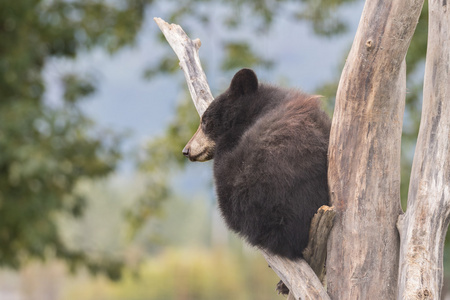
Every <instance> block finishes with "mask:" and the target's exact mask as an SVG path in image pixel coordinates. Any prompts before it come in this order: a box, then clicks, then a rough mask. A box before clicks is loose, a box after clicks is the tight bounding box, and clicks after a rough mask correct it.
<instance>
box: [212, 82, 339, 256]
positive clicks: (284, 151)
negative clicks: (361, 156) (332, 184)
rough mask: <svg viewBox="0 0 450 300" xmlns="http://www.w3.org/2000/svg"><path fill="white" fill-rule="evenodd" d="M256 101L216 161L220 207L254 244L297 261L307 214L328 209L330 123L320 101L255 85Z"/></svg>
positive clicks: (308, 218)
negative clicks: (233, 142)
mask: <svg viewBox="0 0 450 300" xmlns="http://www.w3.org/2000/svg"><path fill="white" fill-rule="evenodd" d="M255 97H258V99H256V100H255V101H260V100H263V101H261V103H264V108H263V109H262V110H261V111H262V112H261V114H260V115H259V116H258V117H257V118H256V119H255V120H254V122H253V123H252V125H251V126H249V127H248V129H247V130H245V132H244V133H243V134H242V136H241V138H240V140H239V142H238V143H237V146H236V147H235V148H234V149H232V151H228V152H227V153H225V154H223V155H221V156H220V157H217V158H216V159H215V163H214V174H215V180H216V190H217V194H218V198H219V205H220V208H221V211H222V214H223V216H224V218H225V220H226V222H227V224H228V225H229V226H230V228H231V229H233V230H234V231H236V232H238V233H239V234H240V235H242V236H243V237H244V238H246V239H247V240H248V241H249V242H250V243H251V244H253V245H255V246H258V247H261V248H265V249H267V250H269V251H271V252H272V253H275V254H278V255H282V256H285V257H289V258H298V257H301V255H302V254H301V251H302V250H303V249H304V248H305V247H306V243H307V241H308V233H309V226H310V221H311V218H312V216H313V215H314V213H315V212H316V211H317V209H318V208H319V207H320V206H321V205H324V204H328V184H327V174H326V173H327V150H328V139H329V131H330V126H331V123H330V120H329V118H328V116H327V115H326V114H325V113H324V112H323V111H322V110H321V109H320V102H319V99H318V97H315V96H309V95H307V94H304V93H302V92H299V91H296V90H288V89H282V88H278V87H274V86H270V85H260V88H259V89H258V93H257V94H256V95H255ZM248 113H249V114H251V112H248Z"/></svg>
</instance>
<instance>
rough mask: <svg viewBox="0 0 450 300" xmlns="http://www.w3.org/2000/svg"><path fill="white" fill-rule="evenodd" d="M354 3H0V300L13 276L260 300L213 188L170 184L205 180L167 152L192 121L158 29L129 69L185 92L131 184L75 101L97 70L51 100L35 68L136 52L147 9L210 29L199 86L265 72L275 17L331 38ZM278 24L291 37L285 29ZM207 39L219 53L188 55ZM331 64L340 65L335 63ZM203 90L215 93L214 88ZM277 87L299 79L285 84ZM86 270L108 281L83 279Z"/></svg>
mask: <svg viewBox="0 0 450 300" xmlns="http://www.w3.org/2000/svg"><path fill="white" fill-rule="evenodd" d="M361 4H362V3H361V1H356V0H320V1H316V0H302V1H292V0H278V1H261V0H249V1H241V0H234V1H223V0H201V1H200V0H183V1H179V0H177V1H174V0H165V1H158V0H123V1H113V0H70V1H69V0H22V1H0V74H1V76H0V97H1V98H0V108H1V109H0V170H1V172H0V267H1V268H2V269H3V270H4V271H3V275H2V273H0V299H5V300H8V299H9V298H6V297H7V295H8V294H7V291H8V288H9V289H10V290H11V289H12V288H11V286H14V282H16V281H20V282H21V286H22V289H23V290H24V291H22V292H21V294H20V295H21V297H22V298H23V299H212V298H215V299H272V298H273V297H274V285H275V283H276V281H277V280H276V276H275V275H274V274H273V272H272V271H271V270H270V269H268V268H267V265H266V263H265V262H264V260H263V259H262V258H261V257H260V256H259V255H256V254H255V253H254V251H252V250H250V249H248V248H246V247H245V246H242V244H241V242H240V241H239V239H238V238H237V237H235V236H233V235H229V234H228V233H226V229H224V227H223V224H221V221H220V217H219V216H218V212H217V210H216V208H215V203H214V194H213V192H212V186H211V181H209V180H207V182H206V183H205V184H204V186H203V187H202V189H203V190H204V191H203V192H201V193H200V194H199V193H196V194H190V193H189V192H185V191H184V190H183V192H180V188H178V189H177V187H179V186H180V185H181V186H183V184H184V186H186V185H189V184H190V181H189V177H197V176H199V175H198V174H202V175H201V176H202V178H211V173H210V171H209V169H210V164H203V165H198V164H196V165H193V164H189V163H188V162H187V161H186V160H185V159H184V157H183V156H182V155H180V154H181V149H182V148H183V147H184V144H185V143H186V142H187V141H188V140H189V139H190V137H191V136H192V134H193V132H194V131H195V129H196V127H197V126H198V116H197V113H196V111H195V109H194V107H193V105H192V104H191V101H190V99H189V95H188V93H187V91H186V88H185V83H184V79H183V78H182V77H181V76H180V73H181V72H180V71H179V68H178V61H177V58H176V56H175V55H174V54H173V52H172V50H171V49H170V47H169V46H168V45H167V44H166V42H165V40H164V38H163V37H162V35H161V34H160V33H159V32H158V31H157V30H156V29H155V30H153V31H152V32H151V33H152V36H148V37H146V39H148V40H151V42H152V43H153V44H152V46H151V48H150V49H145V50H146V51H147V52H148V53H149V54H148V55H149V56H152V57H153V60H152V61H151V62H150V63H148V64H147V62H143V63H142V65H143V66H142V70H141V72H142V74H143V76H144V77H145V78H147V80H149V81H150V82H154V81H157V80H158V79H159V78H162V77H163V78H165V79H166V80H168V81H170V82H171V83H172V86H173V88H174V89H178V90H184V91H183V92H181V96H180V97H179V98H180V101H178V102H177V105H176V107H175V109H174V111H173V112H172V114H173V116H172V118H171V121H170V122H169V123H168V124H167V127H166V128H165V129H164V130H163V131H162V132H160V134H159V135H158V136H153V137H152V138H151V140H150V141H147V142H146V144H145V146H143V147H142V148H141V149H136V151H135V153H137V154H136V155H135V156H133V159H134V160H135V162H136V163H135V166H136V167H135V168H132V169H133V170H132V171H131V173H132V175H129V174H130V171H129V173H127V175H126V176H129V177H130V178H129V179H128V180H119V179H118V178H120V175H119V176H117V174H120V173H121V172H123V171H122V170H121V168H120V164H121V163H122V162H123V161H124V160H128V161H129V160H130V159H131V158H130V157H129V155H128V154H127V153H125V151H124V144H126V143H127V140H128V139H129V136H128V135H127V134H124V133H123V132H118V131H116V130H112V129H111V128H108V127H103V126H101V125H99V124H97V123H96V120H94V119H93V118H92V117H91V116H90V115H89V113H87V112H86V110H85V109H84V108H83V105H84V103H85V102H86V101H95V95H96V91H97V88H98V86H99V85H101V76H98V75H96V74H95V72H90V71H89V69H88V70H79V69H75V70H69V71H66V70H64V71H63V72H61V74H58V78H57V79H56V80H55V79H54V82H53V83H52V84H53V85H57V86H58V88H59V89H60V97H59V99H58V101H49V99H48V97H47V96H46V95H47V94H46V92H47V91H48V89H49V88H50V87H49V83H48V82H47V81H46V80H45V78H44V71H45V68H46V67H47V65H48V64H49V62H53V61H72V62H74V63H75V64H76V62H77V59H79V57H80V56H83V55H86V53H91V52H95V51H100V52H104V53H108V55H111V57H112V58H113V59H114V57H116V56H117V55H118V54H120V53H121V51H124V49H131V48H132V47H134V46H136V44H137V41H138V39H139V34H140V33H141V31H142V29H143V27H144V25H145V24H146V22H147V24H148V22H151V18H152V17H154V16H156V15H154V13H155V12H158V13H160V15H158V16H160V17H162V18H163V19H165V20H166V21H169V22H175V23H178V24H180V25H182V26H183V28H184V29H185V30H186V31H187V33H188V34H190V36H191V38H196V37H197V36H196V31H195V29H198V28H211V30H210V33H211V35H209V36H204V37H201V39H202V41H203V44H204V46H203V47H202V49H201V53H200V56H201V59H202V63H203V66H204V68H205V71H206V74H207V75H208V77H209V78H210V79H211V78H219V77H221V76H218V75H217V74H222V75H223V77H224V78H228V79H229V78H231V76H232V74H233V73H234V72H235V71H236V70H237V69H239V68H241V67H252V68H256V69H257V70H258V71H259V72H258V73H262V74H270V73H271V72H272V71H273V70H274V69H275V68H276V66H277V64H278V63H279V60H278V57H274V56H270V55H267V53H265V51H264V49H261V48H258V46H257V43H256V41H258V40H260V39H267V36H268V35H269V33H270V32H272V31H271V30H273V28H275V27H276V26H277V24H279V23H280V22H281V21H280V20H284V22H287V24H296V23H300V24H301V25H302V26H304V27H307V30H310V31H311V32H313V33H314V34H315V35H316V36H318V37H320V38H321V39H323V40H330V39H331V40H333V41H336V42H337V41H338V40H339V39H340V38H342V37H343V36H345V35H346V34H347V35H348V33H349V30H350V31H353V32H354V31H355V30H356V27H355V26H354V24H357V20H358V19H359V13H360V8H361V7H362V6H361ZM351 7H356V9H350V11H352V12H356V13H358V15H356V14H353V15H352V17H351V19H352V20H353V21H354V22H353V23H351V22H350V21H349V17H348V16H347V15H345V14H344V13H343V12H342V11H343V9H349V8H351ZM427 15H428V10H427V5H426V4H425V6H424V9H423V12H422V15H421V17H420V21H419V24H418V27H417V30H416V33H415V35H414V38H413V41H412V43H411V47H410V50H409V52H408V55H407V66H408V83H407V85H408V93H407V101H406V109H405V118H404V136H403V139H402V143H403V145H402V202H403V203H402V204H403V207H404V208H406V197H407V189H408V183H409V172H410V168H411V162H412V158H413V153H414V147H415V140H416V137H417V132H418V126H419V121H420V109H421V88H422V77H423V76H422V75H423V64H424V58H425V52H426V39H427ZM352 24H353V25H352ZM152 26H155V27H156V25H153V24H152ZM351 26H353V27H351ZM192 28H194V29H192ZM285 30H287V32H286V31H285V34H286V35H290V36H292V37H293V38H295V36H296V33H295V32H291V29H289V28H286V29H285ZM350 34H352V33H351V32H350ZM208 43H209V44H215V45H219V46H218V48H220V49H218V50H217V51H211V52H210V53H205V52H202V51H205V50H204V49H203V48H206V50H207V49H208V48H207V47H208V46H207V44H208ZM269 43H271V41H269ZM301 43H305V45H307V44H308V41H301ZM349 46H350V45H348V47H349ZM278 47H284V45H278ZM157 49H162V51H161V50H160V51H157ZM209 50H211V49H210V48H209ZM292 55H293V58H294V59H295V55H294V54H292ZM296 55H297V56H299V55H301V53H296ZM339 55H341V56H342V65H343V62H344V60H345V57H346V53H339ZM145 64H147V65H145ZM291 68H292V72H293V74H298V73H300V72H303V70H302V68H301V66H296V65H295V64H294V65H293V66H292V67H291ZM314 71H315V72H318V73H320V72H321V70H320V69H319V70H314ZM210 74H211V76H210ZM339 75H340V69H337V70H336V71H335V78H334V79H333V80H328V79H327V80H324V81H323V82H322V83H321V84H320V85H318V86H316V87H315V92H316V93H318V94H321V95H324V99H325V106H326V108H327V110H328V112H329V113H330V115H331V114H332V111H333V106H334V95H335V94H336V88H337V83H338V79H339ZM210 81H211V80H210ZM213 82H214V84H212V87H213V90H216V91H220V90H223V89H224V88H225V87H226V84H228V82H225V81H224V82H219V83H217V81H214V80H213ZM278 82H279V83H280V84H289V85H294V86H296V85H298V84H297V82H295V84H292V83H291V82H289V80H285V78H278ZM300 84H301V83H300ZM310 92H314V91H310ZM180 182H181V183H180ZM183 182H184V183H183ZM186 182H187V183H186ZM187 190H189V189H187ZM446 249H449V247H446ZM448 251H450V250H446V252H448ZM446 257H448V255H447V256H446ZM36 261H40V262H39V263H36ZM446 265H448V262H447V261H446ZM11 269H13V270H17V271H16V272H11V271H9V270H11ZM68 270H70V271H73V272H76V275H73V277H70V279H66V280H64V281H63V282H60V281H58V280H56V281H55V279H57V278H60V280H61V278H69V277H68V275H66V274H67V271H68ZM98 273H100V274H105V275H106V276H99V277H95V278H92V277H90V276H91V275H89V274H98ZM41 274H46V276H42V275H41ZM45 278H46V279H45ZM111 279H113V280H116V281H118V282H112V281H111ZM55 282H56V283H55ZM2 284H3V285H2ZM50 286H52V288H50ZM5 291H6V292H5ZM49 291H51V292H49ZM22 298H20V299H22ZM14 299H17V298H14Z"/></svg>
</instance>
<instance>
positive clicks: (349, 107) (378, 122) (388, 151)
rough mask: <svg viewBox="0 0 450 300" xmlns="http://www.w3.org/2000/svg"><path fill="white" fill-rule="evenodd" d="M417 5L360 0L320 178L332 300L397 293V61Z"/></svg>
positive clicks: (400, 96) (400, 79)
mask: <svg viewBox="0 0 450 300" xmlns="http://www.w3.org/2000/svg"><path fill="white" fill-rule="evenodd" d="M422 5H423V0H421V1H417V0H416V1H402V0H392V1H391V0H379V1H374V0H368V1H366V4H365V7H364V10H363V14H362V17H361V21H360V24H359V27H358V31H357V33H356V36H355V39H354V42H353V45H352V49H351V51H350V54H349V56H348V59H347V62H346V64H345V67H344V70H343V73H342V76H341V80H340V83H339V88H338V93H337V97H336V107H335V112H334V117H333V123H332V128H331V136H330V147H329V171H328V181H329V186H330V197H331V203H332V205H333V206H334V207H335V209H336V218H335V224H334V226H333V229H332V231H331V234H330V240H329V244H328V260H327V281H328V293H329V295H330V297H331V298H332V299H393V298H395V295H396V293H397V288H396V283H397V272H398V259H399V238H398V232H397V230H396V222H397V218H398V216H399V214H400V213H401V208H400V140H401V130H402V120H403V111H404V100H405V85H406V80H405V78H406V74H405V62H404V59H405V55H406V51H407V49H408V46H409V43H410V40H411V37H412V34H413V32H414V29H415V26H416V24H417V20H418V18H419V14H420V11H421V8H422Z"/></svg>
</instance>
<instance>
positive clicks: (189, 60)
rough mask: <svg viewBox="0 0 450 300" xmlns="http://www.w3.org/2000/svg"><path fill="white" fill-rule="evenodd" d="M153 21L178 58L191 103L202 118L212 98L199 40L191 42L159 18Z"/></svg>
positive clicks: (176, 26) (178, 30)
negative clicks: (201, 58) (202, 63)
mask: <svg viewBox="0 0 450 300" xmlns="http://www.w3.org/2000/svg"><path fill="white" fill-rule="evenodd" d="M154 20H155V22H156V24H158V26H159V28H160V29H161V31H162V33H163V34H164V36H165V37H166V40H167V42H168V43H169V45H170V46H171V47H172V49H173V51H175V54H176V55H177V56H178V59H179V60H180V67H181V69H183V72H184V76H185V78H186V83H187V85H188V88H189V92H190V93H191V97H192V101H193V102H194V105H195V108H196V109H197V112H198V114H199V115H200V116H202V115H203V113H204V112H205V110H206V109H207V108H208V106H209V104H210V103H211V102H212V101H213V100H214V97H213V96H212V94H211V90H210V88H209V85H208V81H207V80H206V75H205V72H203V69H202V65H201V63H200V58H199V55H198V50H199V48H200V46H201V42H200V40H199V39H196V40H191V39H190V38H189V37H188V36H187V34H186V33H185V32H184V30H183V29H182V28H181V27H180V26H179V25H177V24H169V23H167V22H165V21H164V20H163V19H161V18H154Z"/></svg>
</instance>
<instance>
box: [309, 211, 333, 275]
mask: <svg viewBox="0 0 450 300" xmlns="http://www.w3.org/2000/svg"><path fill="white" fill-rule="evenodd" d="M335 215H336V212H335V210H334V208H333V207H329V206H326V205H323V206H322V207H320V208H319V210H318V211H317V213H316V214H315V215H314V217H313V219H312V221H311V228H310V230H309V241H308V246H307V247H306V249H305V250H304V251H303V257H304V258H305V260H306V262H307V263H308V264H309V266H310V267H311V269H312V270H313V271H314V273H316V275H317V277H318V278H319V280H320V281H321V282H322V283H324V280H325V274H326V272H325V270H326V269H325V262H326V259H327V243H328V236H329V234H330V231H331V228H332V227H333V221H334V216H335Z"/></svg>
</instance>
